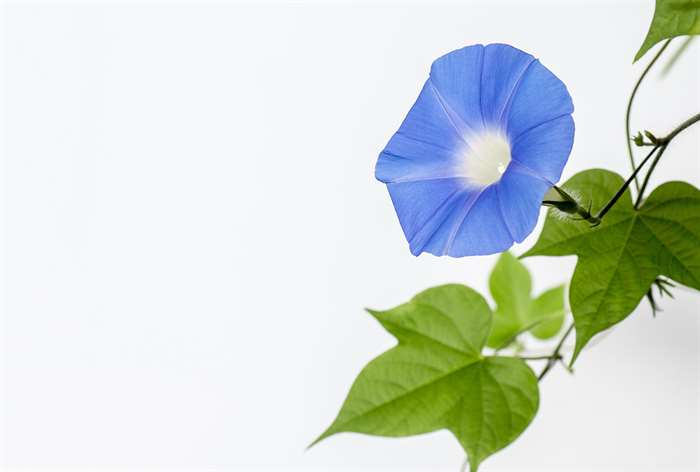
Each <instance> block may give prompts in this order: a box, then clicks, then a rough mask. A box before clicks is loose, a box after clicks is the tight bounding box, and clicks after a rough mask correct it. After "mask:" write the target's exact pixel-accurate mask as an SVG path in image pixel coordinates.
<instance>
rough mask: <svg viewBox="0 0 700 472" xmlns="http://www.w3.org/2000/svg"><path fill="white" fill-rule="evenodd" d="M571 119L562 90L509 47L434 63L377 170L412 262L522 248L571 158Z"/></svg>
mask: <svg viewBox="0 0 700 472" xmlns="http://www.w3.org/2000/svg"><path fill="white" fill-rule="evenodd" d="M573 111H574V107H573V104H572V102H571V97H570V96H569V93H568V91H567V90H566V86H565V85H564V84H563V83H562V82H561V80H559V79H558V78H557V77H556V76H555V75H554V74H553V73H552V72H550V71H549V69H547V68H546V67H544V66H543V65H542V64H541V63H540V62H539V61H538V60H537V59H535V58H534V57H532V56H531V55H530V54H527V53H525V52H523V51H521V50H519V49H516V48H514V47H512V46H508V45H505V44H489V45H488V46H482V45H480V44H479V45H475V46H469V47H465V48H462V49H459V50H457V51H453V52H451V53H449V54H446V55H444V56H442V57H440V58H439V59H437V60H436V61H435V62H434V63H433V65H432V67H431V69H430V77H429V78H428V80H427V81H426V82H425V85H424V86H423V89H422V91H421V93H420V95H419V96H418V99H417V100H416V103H415V104H414V105H413V107H412V108H411V110H410V111H409V112H408V115H407V116H406V118H405V119H404V121H403V123H402V124H401V127H400V128H399V130H398V131H397V132H396V134H394V136H393V137H392V138H391V140H390V141H389V143H388V144H387V145H386V147H385V148H384V150H383V151H382V153H381V154H380V155H379V160H378V161H377V167H376V177H377V179H379V180H380V181H382V182H384V183H386V185H387V187H388V189H389V194H390V195H391V199H392V201H393V203H394V208H395V209H396V213H397V214H398V217H399V221H400V222H401V227H402V229H403V232H404V234H405V235H406V239H407V240H408V242H409V245H410V248H411V252H412V253H413V254H414V255H418V254H420V253H422V252H429V253H431V254H435V255H445V254H446V255H450V256H454V257H461V256H470V255H481V254H493V253H497V252H502V251H505V250H506V249H508V248H509V247H510V246H512V245H513V243H514V242H521V241H522V240H523V239H525V237H526V236H527V235H528V234H530V233H531V232H532V230H533V229H534V227H535V224H536V223H537V218H538V216H539V211H540V205H541V203H542V197H543V196H544V194H545V193H546V192H547V190H548V189H549V188H551V186H552V185H554V184H555V183H556V182H557V181H558V180H559V178H560V177H561V172H562V170H563V169H564V165H565V164H566V161H567V159H568V157H569V153H570V152H571V146H572V144H573V140H574V121H573V119H572V118H571V113H572V112H573Z"/></svg>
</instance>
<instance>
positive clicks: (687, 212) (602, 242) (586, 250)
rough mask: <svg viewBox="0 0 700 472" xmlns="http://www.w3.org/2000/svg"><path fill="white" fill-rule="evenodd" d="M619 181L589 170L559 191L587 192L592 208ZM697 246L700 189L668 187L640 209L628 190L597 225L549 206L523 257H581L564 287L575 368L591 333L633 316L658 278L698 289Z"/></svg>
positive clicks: (677, 184)
mask: <svg viewBox="0 0 700 472" xmlns="http://www.w3.org/2000/svg"><path fill="white" fill-rule="evenodd" d="M622 183H623V179H622V177H620V176H619V175H617V174H615V173H613V172H609V171H606V170H601V169H592V170H587V171H584V172H581V173H579V174H576V175H575V176H574V177H572V178H571V179H569V181H567V182H566V183H565V184H564V188H565V189H566V190H567V191H568V192H572V193H574V194H579V195H590V201H591V205H592V208H593V209H594V210H596V211H597V210H599V209H600V208H602V206H603V205H604V204H605V203H606V202H607V201H608V200H609V199H610V197H611V196H612V195H613V194H614V193H615V192H616V191H617V189H618V188H620V186H621V185H622ZM699 247H700V191H698V189H696V188H695V187H693V186H692V185H690V184H688V183H685V182H667V183H665V184H663V185H661V186H660V187H658V188H657V189H656V190H654V191H653V192H652V194H651V195H650V196H649V198H648V199H647V200H646V201H645V202H644V203H643V205H642V206H641V208H640V209H639V210H636V209H635V208H634V206H633V204H632V198H631V195H630V193H629V191H627V192H625V194H624V195H623V196H622V198H620V200H619V201H618V202H617V204H616V205H615V206H614V207H613V208H612V210H611V211H610V212H609V213H608V214H607V215H606V217H605V218H604V220H603V222H602V224H600V225H599V226H597V227H594V228H591V226H590V225H589V224H587V223H586V222H581V221H573V220H571V219H567V218H562V217H561V215H560V214H558V213H557V211H556V210H553V209H550V210H549V212H548V214H547V219H546V220H545V225H544V228H543V230H542V234H541V235H540V238H539V240H538V241H537V243H536V244H535V246H534V247H533V248H532V249H530V250H529V251H528V252H527V253H526V254H525V256H534V255H549V256H562V255H568V254H572V255H577V256H578V262H577V264H576V269H575V270H574V274H573V277H572V279H571V287H570V290H569V303H570V305H571V311H572V314H573V316H574V323H575V325H576V349H575V351H574V356H573V359H572V364H573V362H574V361H575V359H576V358H577V357H578V355H579V354H580V352H581V349H583V347H584V346H585V345H586V344H587V343H588V341H590V339H591V338H592V337H593V336H594V335H595V334H597V333H599V332H601V331H604V330H606V329H608V328H609V327H611V326H613V325H614V324H616V323H619V322H620V321H622V320H623V319H625V318H626V317H627V316H628V315H629V314H630V313H632V311H633V310H634V309H635V308H636V307H637V305H638V304H639V302H640V301H641V299H642V298H643V297H644V295H645V294H646V292H647V291H648V290H649V288H650V286H651V284H652V283H653V282H654V280H655V279H656V278H657V277H658V276H660V275H664V276H667V277H669V278H671V279H673V280H675V281H676V282H679V283H681V284H684V285H687V286H689V287H693V288H696V289H700V250H698V248H699Z"/></svg>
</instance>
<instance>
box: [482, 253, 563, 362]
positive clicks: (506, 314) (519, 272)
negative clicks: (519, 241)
mask: <svg viewBox="0 0 700 472" xmlns="http://www.w3.org/2000/svg"><path fill="white" fill-rule="evenodd" d="M489 288H490V290H491V296H492V297H493V299H494V301H495V302H496V310H495V313H494V316H493V327H492V329H491V333H490V334H489V338H488V342H487V345H488V346H489V347H491V348H494V349H497V348H503V347H505V345H506V344H509V342H511V341H515V339H516V337H517V336H518V334H520V333H522V332H525V331H528V329H529V331H530V332H531V333H532V334H533V335H535V336H536V337H538V338H540V339H548V338H551V337H553V336H555V335H556V334H557V333H558V332H559V330H560V329H561V326H562V324H563V322H564V291H563V287H557V288H555V289H551V290H550V291H548V292H545V293H544V294H542V295H540V297H538V298H537V299H536V300H532V298H531V296H530V292H531V290H532V281H531V278H530V272H529V271H528V270H527V268H526V267H525V266H524V265H523V263H522V262H520V261H519V260H518V259H517V258H515V257H513V255H512V254H510V253H509V252H504V253H503V254H501V256H500V257H499V258H498V262H496V265H495V266H494V268H493V271H492V272H491V278H490V279H489ZM557 296H558V299H557Z"/></svg>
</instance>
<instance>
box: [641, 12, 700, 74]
mask: <svg viewBox="0 0 700 472" xmlns="http://www.w3.org/2000/svg"><path fill="white" fill-rule="evenodd" d="M694 34H700V1H698V0H656V8H655V10H654V18H653V19H652V20H651V26H649V32H648V33H647V36H646V38H645V39H644V43H643V44H642V47H640V48H639V51H638V52H637V55H636V56H634V60H635V62H636V61H637V60H638V59H640V58H641V57H642V56H643V55H644V54H646V52H647V51H648V50H649V49H651V47H652V46H654V45H655V44H656V43H658V42H660V41H663V40H664V39H669V38H674V37H676V36H684V35H694Z"/></svg>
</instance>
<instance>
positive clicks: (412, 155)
mask: <svg viewBox="0 0 700 472" xmlns="http://www.w3.org/2000/svg"><path fill="white" fill-rule="evenodd" d="M460 145H463V141H462V138H461V137H460V135H459V134H458V132H457V129H456V128H455V125H454V124H453V123H452V122H451V121H450V118H449V116H448V114H447V112H446V111H445V108H444V107H443V104H442V103H441V102H440V100H439V98H438V96H437V94H436V92H435V89H434V87H433V86H432V84H431V83H430V80H428V81H427V82H426V83H425V85H424V86H423V90H421V93H420V95H419V96H418V99H417V100H416V103H415V104H414V105H413V107H411V110H410V111H409V112H408V115H407V116H406V119H405V120H404V121H403V123H402V124H401V127H400V128H399V130H398V131H397V132H396V134H394V136H393V137H392V138H391V140H390V141H389V143H388V144H387V145H386V148H384V151H382V153H381V154H380V155H379V160H378V161H377V166H376V169H375V175H376V178H377V179H378V180H381V181H382V182H385V183H390V182H410V181H416V180H424V179H435V178H441V177H449V176H451V175H452V174H453V172H451V171H452V169H453V168H454V167H455V164H456V159H457V155H456V150H457V149H458V148H459V146H460Z"/></svg>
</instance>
